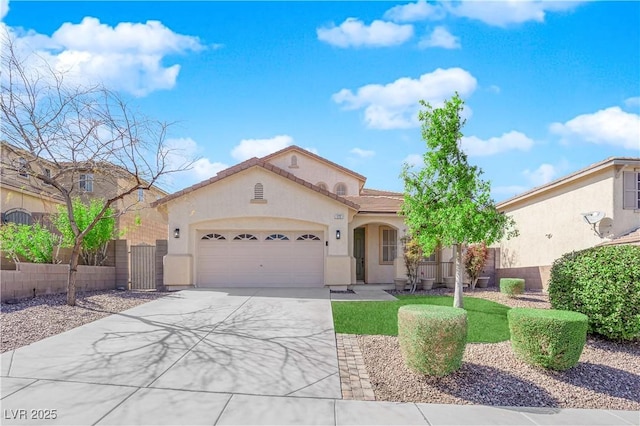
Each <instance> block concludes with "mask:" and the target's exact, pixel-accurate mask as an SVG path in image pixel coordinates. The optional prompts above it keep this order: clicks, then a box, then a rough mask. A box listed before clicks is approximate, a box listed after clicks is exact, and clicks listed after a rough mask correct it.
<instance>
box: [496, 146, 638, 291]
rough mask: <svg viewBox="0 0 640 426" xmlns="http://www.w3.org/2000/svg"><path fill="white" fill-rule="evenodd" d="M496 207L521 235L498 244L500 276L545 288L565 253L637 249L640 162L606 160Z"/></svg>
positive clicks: (632, 160) (627, 159) (624, 159)
mask: <svg viewBox="0 0 640 426" xmlns="http://www.w3.org/2000/svg"><path fill="white" fill-rule="evenodd" d="M497 207H498V209H499V210H500V211H501V212H504V213H506V214H508V215H511V216H512V217H513V218H514V219H515V221H516V226H517V229H518V231H519V233H520V235H519V236H518V237H516V238H513V239H511V240H506V241H502V242H501V243H500V244H498V247H499V248H500V256H499V257H500V259H499V266H498V267H499V268H500V269H498V276H499V277H507V276H509V277H522V278H525V279H526V281H527V287H528V288H546V285H547V282H548V279H549V272H550V269H551V265H552V264H553V261H554V260H556V259H557V258H559V257H560V256H562V255H563V254H565V253H568V252H571V251H574V250H582V249H585V248H589V247H593V246H596V245H602V244H618V243H628V244H632V243H634V242H635V243H637V240H638V238H637V235H638V229H639V228H640V158H622V157H616V158H608V159H606V160H604V161H601V162H599V163H595V164H592V165H590V166H588V167H586V168H584V169H582V170H578V171H577V172H575V173H572V174H570V175H568V176H564V177H562V178H560V179H557V180H555V181H553V182H550V183H548V184H546V185H543V186H540V187H537V188H534V189H532V190H530V191H527V192H525V193H523V194H520V195H517V196H515V197H513V198H510V199H508V200H506V201H503V202H501V203H499V204H498V206H497ZM634 236H636V237H634Z"/></svg>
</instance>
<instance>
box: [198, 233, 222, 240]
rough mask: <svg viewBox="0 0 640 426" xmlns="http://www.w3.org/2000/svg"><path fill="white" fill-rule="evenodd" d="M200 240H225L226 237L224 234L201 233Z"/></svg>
mask: <svg viewBox="0 0 640 426" xmlns="http://www.w3.org/2000/svg"><path fill="white" fill-rule="evenodd" d="M201 239H202V240H219V241H224V240H226V238H225V237H224V235H220V234H207V235H203V236H202V238H201Z"/></svg>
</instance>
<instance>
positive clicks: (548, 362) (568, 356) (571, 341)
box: [507, 308, 589, 370]
mask: <svg viewBox="0 0 640 426" xmlns="http://www.w3.org/2000/svg"><path fill="white" fill-rule="evenodd" d="M507 317H508V318H509V330H510V331H511V348H512V349H513V352H514V353H515V354H516V356H517V357H518V358H520V359H521V360H523V361H524V362H526V363H528V364H532V365H539V366H541V367H545V368H549V369H552V370H566V369H568V368H571V367H573V366H575V365H576V364H577V363H578V361H579V360H580V354H582V349H583V348H584V344H585V342H586V341H587V326H588V325H587V324H588V322H589V319H588V318H587V316H586V315H583V314H581V313H579V312H572V311H560V310H556V309H533V308H513V309H510V310H509V313H508V314H507Z"/></svg>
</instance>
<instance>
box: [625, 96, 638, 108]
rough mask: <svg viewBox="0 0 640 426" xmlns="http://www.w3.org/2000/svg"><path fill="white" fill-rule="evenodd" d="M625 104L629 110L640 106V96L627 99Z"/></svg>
mask: <svg viewBox="0 0 640 426" xmlns="http://www.w3.org/2000/svg"><path fill="white" fill-rule="evenodd" d="M624 104H625V105H626V106H627V107H629V108H634V107H639V106H640V96H634V97H633V98H627V99H625V100H624Z"/></svg>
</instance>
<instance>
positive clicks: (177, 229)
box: [173, 228, 180, 238]
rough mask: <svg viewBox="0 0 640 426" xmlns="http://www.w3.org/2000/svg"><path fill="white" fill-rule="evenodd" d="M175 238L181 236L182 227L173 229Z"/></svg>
mask: <svg viewBox="0 0 640 426" xmlns="http://www.w3.org/2000/svg"><path fill="white" fill-rule="evenodd" d="M173 238H180V228H176V229H174V230H173Z"/></svg>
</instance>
